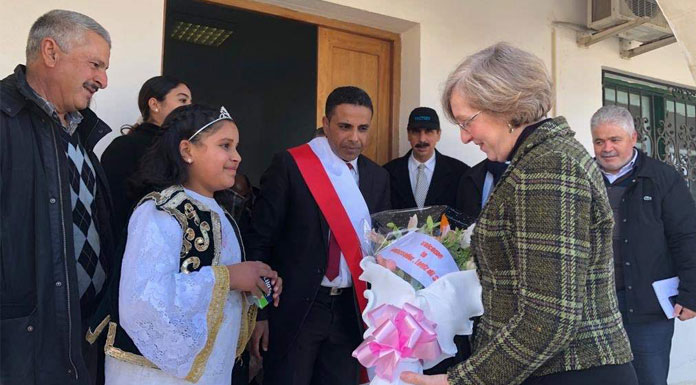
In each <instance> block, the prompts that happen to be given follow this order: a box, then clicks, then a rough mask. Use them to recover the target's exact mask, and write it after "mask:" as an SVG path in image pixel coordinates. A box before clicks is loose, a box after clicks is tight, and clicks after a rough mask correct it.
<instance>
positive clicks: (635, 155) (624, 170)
mask: <svg viewBox="0 0 696 385" xmlns="http://www.w3.org/2000/svg"><path fill="white" fill-rule="evenodd" d="M636 159H638V151H636V149H635V148H634V149H633V159H631V161H630V162H628V163H627V164H626V165H625V166H623V167H621V170H619V172H617V173H616V174H610V173H608V172H606V171H604V170H602V168H601V167H600V168H599V171H601V172H602V174H604V176H605V177H607V180H609V183H614V182H615V181H616V180H617V179H619V178H621V177H622V176H624V175H626V174H628V173H629V172H631V171H632V170H633V166H635V164H636Z"/></svg>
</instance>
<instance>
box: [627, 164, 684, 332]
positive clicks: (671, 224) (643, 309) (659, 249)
mask: <svg viewBox="0 0 696 385" xmlns="http://www.w3.org/2000/svg"><path fill="white" fill-rule="evenodd" d="M630 182H631V183H630V185H629V186H628V187H627V189H626V191H625V192H624V195H623V197H622V199H621V204H620V207H619V218H618V220H619V221H621V222H622V223H621V235H620V240H619V241H620V242H622V244H621V254H622V257H623V261H624V266H623V271H624V279H625V287H626V302H627V313H626V314H625V315H626V317H627V321H628V322H648V321H654V320H660V319H665V314H664V312H663V311H662V309H661V308H660V305H659V303H658V301H657V297H656V296H655V291H654V290H653V288H652V283H653V282H654V281H657V280H661V279H665V278H670V277H674V276H678V277H679V279H680V284H679V296H678V297H677V303H679V304H681V305H682V306H685V307H687V308H689V309H691V310H696V204H694V199H693V197H692V196H691V194H690V193H689V189H688V187H687V185H686V182H685V181H684V178H683V177H682V176H681V175H680V174H679V172H677V170H676V169H675V168H674V167H672V166H670V165H667V164H665V163H663V162H660V161H658V160H655V159H652V158H650V157H648V156H646V155H645V153H643V152H642V151H638V161H637V162H636V169H635V170H634V171H633V176H632V177H631V181H630Z"/></svg>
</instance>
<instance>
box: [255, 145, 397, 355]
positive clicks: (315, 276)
mask: <svg viewBox="0 0 696 385" xmlns="http://www.w3.org/2000/svg"><path fill="white" fill-rule="evenodd" d="M358 175H359V177H360V178H359V179H360V182H359V185H360V192H361V193H362V195H363V197H364V198H365V202H366V203H367V207H368V209H369V211H370V213H376V212H379V211H383V210H388V209H389V208H390V203H389V175H388V174H387V172H386V171H384V169H383V168H381V167H380V166H379V165H377V164H376V163H374V162H372V161H371V160H369V159H368V158H366V157H364V156H362V155H361V156H360V157H359V158H358ZM328 235H329V226H328V224H327V223H326V219H324V216H323V215H322V213H321V211H320V210H319V206H317V204H316V202H315V201H314V198H313V197H312V194H311V193H310V191H309V188H308V187H307V185H306V183H305V181H304V179H303V178H302V175H301V174H300V170H299V169H298V167H297V164H296V163H295V160H294V159H293V158H292V156H291V155H290V153H289V152H287V151H284V152H281V153H279V154H276V155H275V156H274V158H273V161H272V163H271V166H270V167H269V168H268V169H267V170H266V172H265V173H264V175H263V177H262V178H261V192H260V194H259V197H258V198H257V200H256V204H255V206H254V211H253V214H252V225H251V231H250V233H249V234H247V237H246V240H245V244H246V245H247V258H248V259H249V260H256V261H263V262H265V263H268V264H269V265H270V266H271V268H273V269H274V270H276V271H277V272H278V274H279V275H280V276H281V277H282V278H283V293H282V294H281V297H280V305H279V306H278V307H277V308H274V307H272V306H270V310H269V312H268V319H269V327H270V341H269V342H270V346H269V350H275V352H274V355H276V354H278V355H284V354H285V353H286V352H287V351H288V348H289V347H290V345H291V344H292V343H294V341H295V338H296V337H297V334H298V332H299V330H300V328H301V326H302V323H303V321H304V319H305V317H306V315H307V313H308V312H309V309H310V307H311V305H312V303H313V302H314V300H315V297H316V295H317V291H318V290H319V286H320V284H321V281H322V278H323V277H324V272H325V270H326V262H327V255H328V248H329V239H328ZM356 312H357V302H356ZM358 319H362V318H361V317H360V316H358ZM358 327H360V328H361V327H362V325H356V328H358ZM276 349H277V350H276Z"/></svg>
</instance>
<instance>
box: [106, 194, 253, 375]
mask: <svg viewBox="0 0 696 385" xmlns="http://www.w3.org/2000/svg"><path fill="white" fill-rule="evenodd" d="M149 200H153V201H154V202H155V206H156V207H157V209H158V210H161V211H164V212H166V213H168V214H170V215H171V216H172V217H174V218H175V219H176V221H177V222H178V223H179V225H180V226H181V229H182V230H183V242H182V246H181V252H180V253H179V266H180V267H179V269H180V271H181V272H182V273H185V274H189V273H191V272H194V271H198V270H200V269H201V268H203V267H205V266H211V265H218V264H219V261H220V249H221V247H222V226H221V223H220V218H219V216H218V214H217V213H215V212H213V211H211V210H210V209H209V208H208V207H206V206H203V205H202V204H200V203H198V202H196V201H194V200H193V199H191V197H189V196H188V195H186V192H185V191H184V189H183V188H182V187H181V186H172V187H169V188H167V189H165V190H163V191H161V192H153V193H150V194H148V195H146V196H145V197H144V198H143V199H142V200H141V201H140V202H139V203H138V206H140V205H141V204H142V203H143V202H146V201H149ZM225 214H226V215H225V216H226V217H227V219H228V220H229V221H230V223H231V224H232V228H233V229H234V232H235V235H236V236H237V239H238V240H240V249H241V252H242V261H244V260H245V254H244V246H243V245H242V244H241V239H242V238H241V235H240V231H239V228H238V227H237V223H236V222H235V221H234V220H233V219H232V218H231V216H230V215H229V214H227V213H225ZM119 270H120V269H119ZM119 281H120V271H119V278H118V279H117V280H116V281H115V283H116V285H115V292H116V293H117V292H118V282H119ZM115 297H116V298H115V301H114V302H112V303H115V308H113V307H112V308H113V310H112V312H111V314H112V315H111V317H112V318H111V322H109V330H108V333H107V337H106V345H105V347H104V351H105V353H106V355H108V356H112V357H114V358H117V359H119V360H121V361H126V362H129V363H133V364H136V365H140V366H146V367H152V368H157V366H155V365H154V364H153V363H152V362H150V361H149V360H148V359H147V358H145V357H143V355H142V354H141V353H140V351H139V350H138V348H137V347H136V346H135V344H134V343H133V341H132V340H131V339H130V337H129V336H128V333H126V331H125V330H123V328H121V326H120V325H119V324H118V316H116V317H114V316H113V315H114V314H116V315H118V295H115ZM243 309H244V308H243ZM248 310H251V309H247V311H246V312H247V313H248V312H249V311H248ZM243 311H244V310H243ZM254 316H255V311H254ZM242 320H244V315H243V317H242ZM252 327H253V326H252ZM247 328H248V326H247ZM241 332H242V331H241V330H240V336H241ZM98 333H99V332H98V331H97V334H98ZM243 338H246V336H244V337H243ZM245 345H246V342H245V343H244V346H245Z"/></svg>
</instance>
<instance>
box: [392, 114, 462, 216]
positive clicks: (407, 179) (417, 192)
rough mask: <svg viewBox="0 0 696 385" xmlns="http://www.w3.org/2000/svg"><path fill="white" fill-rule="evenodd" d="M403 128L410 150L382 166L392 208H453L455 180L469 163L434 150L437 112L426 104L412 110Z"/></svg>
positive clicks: (455, 192)
mask: <svg viewBox="0 0 696 385" xmlns="http://www.w3.org/2000/svg"><path fill="white" fill-rule="evenodd" d="M406 131H407V133H408V141H409V143H410V144H411V150H410V151H409V152H408V153H406V155H404V156H403V157H401V158H397V159H394V160H392V161H391V162H389V163H387V164H385V165H384V168H385V169H386V170H387V171H389V175H390V179H391V181H390V184H391V199H392V208H394V209H403V208H413V207H426V206H434V205H448V206H452V207H454V206H455V205H456V201H457V183H458V181H459V179H460V178H461V176H462V174H463V173H464V172H465V171H466V170H467V169H468V168H469V166H467V165H466V164H464V163H463V162H461V161H459V160H457V159H454V158H451V157H449V156H445V155H442V154H441V153H440V152H439V151H437V150H436V149H435V145H436V144H437V142H438V141H440V133H441V131H440V119H439V118H438V116H437V113H436V112H435V110H433V109H432V108H428V107H418V108H416V109H414V110H413V111H411V114H410V115H409V117H408V126H407V127H406Z"/></svg>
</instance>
